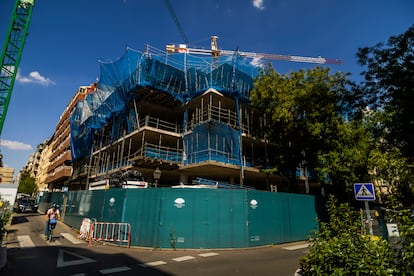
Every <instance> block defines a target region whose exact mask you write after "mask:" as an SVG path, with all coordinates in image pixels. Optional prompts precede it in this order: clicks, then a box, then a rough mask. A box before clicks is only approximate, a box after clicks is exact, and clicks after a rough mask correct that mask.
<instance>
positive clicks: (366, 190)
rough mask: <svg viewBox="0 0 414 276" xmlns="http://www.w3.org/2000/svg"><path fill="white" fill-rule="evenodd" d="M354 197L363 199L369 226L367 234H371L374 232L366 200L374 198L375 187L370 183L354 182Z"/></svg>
mask: <svg viewBox="0 0 414 276" xmlns="http://www.w3.org/2000/svg"><path fill="white" fill-rule="evenodd" d="M354 192H355V199H356V200H360V201H364V204H365V212H366V213H367V220H368V226H369V234H370V235H371V236H372V235H374V232H373V230H372V221H371V214H370V212H369V204H368V201H374V200H375V189H374V185H373V184H372V183H355V184H354Z"/></svg>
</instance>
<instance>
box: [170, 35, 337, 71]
mask: <svg viewBox="0 0 414 276" xmlns="http://www.w3.org/2000/svg"><path fill="white" fill-rule="evenodd" d="M217 39H218V36H215V35H213V36H212V37H211V47H210V49H197V48H188V47H187V45H186V44H179V45H174V44H168V45H167V46H166V51H167V53H187V54H196V55H211V56H213V57H218V56H232V55H234V54H236V53H237V54H238V55H240V56H242V57H246V58H261V59H268V60H284V61H293V62H304V63H317V64H343V62H342V60H340V59H327V58H323V57H303V56H289V55H277V54H264V53H255V52H242V51H230V50H222V49H219V47H218V43H217Z"/></svg>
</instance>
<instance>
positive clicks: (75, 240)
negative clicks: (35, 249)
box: [60, 233, 85, 244]
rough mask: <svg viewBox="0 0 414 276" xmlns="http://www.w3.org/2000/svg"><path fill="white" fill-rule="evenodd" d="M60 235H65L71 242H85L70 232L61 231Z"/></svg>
mask: <svg viewBox="0 0 414 276" xmlns="http://www.w3.org/2000/svg"><path fill="white" fill-rule="evenodd" d="M60 235H61V236H62V237H64V238H65V239H67V240H68V241H70V242H71V243H73V244H81V243H85V242H84V241H83V240H80V239H77V238H75V237H74V236H72V235H71V234H70V233H60Z"/></svg>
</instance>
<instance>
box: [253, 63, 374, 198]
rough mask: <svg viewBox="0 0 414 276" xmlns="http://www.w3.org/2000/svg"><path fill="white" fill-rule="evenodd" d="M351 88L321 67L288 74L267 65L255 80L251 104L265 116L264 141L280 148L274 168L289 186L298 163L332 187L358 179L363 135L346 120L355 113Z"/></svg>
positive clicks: (342, 76) (341, 76)
mask: <svg viewBox="0 0 414 276" xmlns="http://www.w3.org/2000/svg"><path fill="white" fill-rule="evenodd" d="M351 85H352V84H351V83H350V82H349V81H348V80H347V74H344V73H340V72H338V73H335V74H330V71H329V69H324V68H321V67H317V68H314V69H310V70H308V71H304V70H301V71H298V72H292V73H291V74H290V75H280V74H278V73H277V72H275V71H274V70H273V68H271V67H267V68H266V69H265V70H264V72H263V74H262V75H261V76H260V77H259V78H258V79H257V80H256V82H255V88H254V89H253V91H252V93H251V101H252V104H253V105H255V106H258V107H260V108H263V109H264V110H265V112H266V118H267V133H268V137H269V139H270V141H271V142H273V143H274V144H276V145H277V146H278V147H279V153H280V154H279V155H278V156H277V157H276V159H277V160H276V164H277V166H278V169H279V172H280V173H282V174H283V175H288V176H291V184H294V183H295V181H296V173H295V172H296V168H297V167H298V166H299V165H300V164H303V163H305V164H306V166H307V167H308V168H309V170H311V171H313V172H318V173H319V174H318V176H319V178H320V179H319V180H320V181H321V182H326V181H327V180H328V178H329V179H330V181H332V183H333V184H334V185H335V187H341V186H340V185H343V183H339V182H341V181H344V180H346V181H347V183H351V182H353V181H355V180H361V179H360V175H359V174H360V173H361V172H363V173H364V175H366V164H365V163H364V160H366V153H365V152H364V151H363V150H364V149H365V148H366V145H363V146H362V147H361V146H360V144H361V143H364V142H365V141H366V140H367V139H366V138H365V136H364V135H366V133H364V132H363V131H361V129H360V126H359V125H357V124H349V123H348V121H347V118H348V117H347V116H348V114H353V110H354V109H353V101H352V100H353V94H352V91H353V90H352V89H351ZM360 157H361V158H360ZM348 165H352V166H348ZM348 186H349V185H348ZM349 189H350V188H349V187H348V188H344V189H339V190H341V191H344V190H349ZM339 190H338V193H340V192H339Z"/></svg>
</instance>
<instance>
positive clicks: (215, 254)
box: [198, 252, 218, 257]
mask: <svg viewBox="0 0 414 276" xmlns="http://www.w3.org/2000/svg"><path fill="white" fill-rule="evenodd" d="M217 255H218V253H214V252H210V253H203V254H198V256H200V257H212V256H217Z"/></svg>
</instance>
